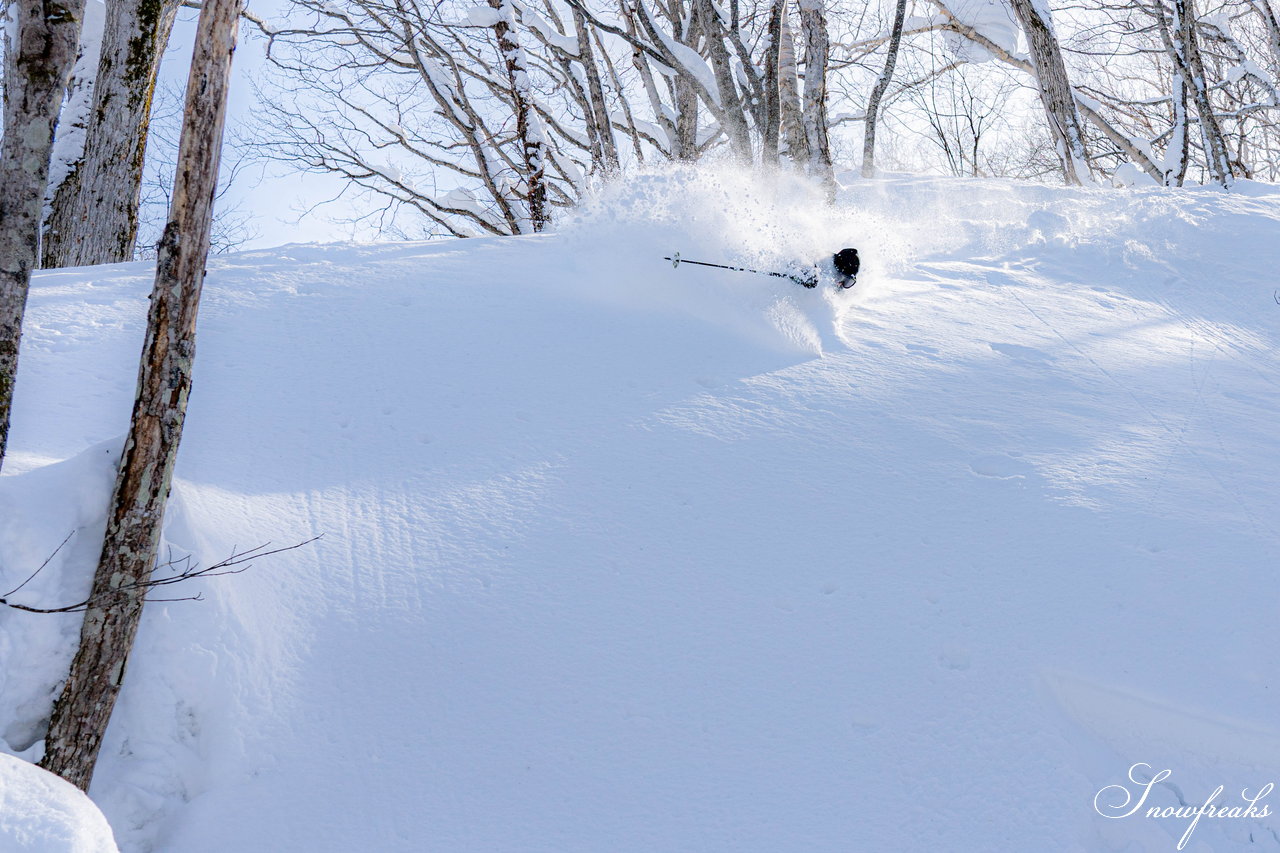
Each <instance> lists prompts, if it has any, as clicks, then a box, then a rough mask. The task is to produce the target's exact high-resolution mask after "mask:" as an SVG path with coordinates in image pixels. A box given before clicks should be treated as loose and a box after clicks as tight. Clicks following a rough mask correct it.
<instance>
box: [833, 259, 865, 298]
mask: <svg viewBox="0 0 1280 853" xmlns="http://www.w3.org/2000/svg"><path fill="white" fill-rule="evenodd" d="M831 265H832V266H833V267H835V270H836V274H837V275H838V276H839V277H838V278H837V280H836V283H837V284H838V285H839V286H840V289H841V290H848V289H849V288H851V287H853V286H854V285H855V284H857V283H858V270H859V269H861V268H862V261H861V260H859V259H858V250H857V249H841V250H840V251H838V252H836V253H835V254H834V255H832V256H831Z"/></svg>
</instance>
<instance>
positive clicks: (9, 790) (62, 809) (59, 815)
mask: <svg viewBox="0 0 1280 853" xmlns="http://www.w3.org/2000/svg"><path fill="white" fill-rule="evenodd" d="M0 850H4V851H5V853H118V851H117V849H116V844H115V841H114V840H113V839H112V837H111V827H109V826H108V825H107V819H106V818H105V817H103V816H102V812H100V811H98V808H97V806H95V805H94V804H93V802H92V801H91V800H90V799H89V798H88V797H86V796H85V795H84V794H83V793H82V792H81V791H80V790H79V789H77V788H76V787H75V786H74V785H72V784H70V783H69V782H64V781H62V780H61V779H59V778H58V777H57V776H54V775H53V774H52V773H47V772H45V771H44V770H41V769H40V768H39V767H35V766H34V765H31V764H28V763H27V762H25V761H22V760H20V759H17V758H14V757H12V756H9V755H4V754H0Z"/></svg>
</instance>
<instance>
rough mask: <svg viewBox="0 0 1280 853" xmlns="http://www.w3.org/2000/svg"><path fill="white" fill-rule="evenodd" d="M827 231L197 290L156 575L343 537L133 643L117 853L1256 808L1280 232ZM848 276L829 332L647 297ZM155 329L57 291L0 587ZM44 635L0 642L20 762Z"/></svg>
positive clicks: (694, 235) (780, 291) (471, 846)
mask: <svg viewBox="0 0 1280 853" xmlns="http://www.w3.org/2000/svg"><path fill="white" fill-rule="evenodd" d="M820 198H821V196H820V193H819V192H817V191H816V190H815V189H814V188H812V187H810V186H808V185H807V184H804V183H802V182H799V181H796V180H792V179H786V178H780V179H779V181H778V182H777V183H776V184H775V185H773V186H767V187H766V186H762V185H760V184H759V183H758V182H757V181H753V180H752V179H750V178H747V177H744V176H740V175H735V174H733V173H719V174H716V173H709V172H692V171H677V172H673V173H668V174H662V175H650V176H647V177H643V178H641V179H638V180H636V181H634V182H632V184H631V185H630V186H628V187H626V188H615V189H612V190H609V191H606V193H605V195H603V196H601V197H599V198H597V199H595V200H593V201H592V202H590V203H589V204H587V205H586V206H585V207H584V209H583V211H582V212H581V214H580V216H579V218H578V219H577V220H576V221H574V222H570V223H567V224H566V225H564V227H563V228H562V230H561V231H560V232H559V233H556V234H549V235H544V236H540V237H536V238H510V239H473V240H465V241H447V242H438V243H422V244H397V245H385V246H375V245H351V244H343V245H330V246H286V247H281V248H280V249H275V250H270V251H261V252H250V253H244V254H239V255H234V256H229V257H224V258H221V259H219V260H217V261H216V262H214V263H213V264H211V274H210V278H209V281H208V284H207V288H206V301H205V303H204V306H203V307H202V316H201V333H200V334H201V338H200V344H199V346H200V350H199V354H198V357H197V367H196V380H195V381H196V384H195V390H194V392H193V396H192V408H191V412H190V415H189V418H188V422H187V434H186V437H185V439H184V445H183V449H182V455H181V458H180V463H179V471H178V481H177V484H176V487H175V503H174V505H173V507H172V508H171V510H170V513H169V516H168V519H167V530H166V538H167V540H168V542H169V543H170V544H171V545H172V546H173V548H174V550H175V552H176V553H178V554H183V553H191V554H194V555H196V556H197V558H198V559H200V560H201V561H205V562H208V561H211V560H216V559H218V558H220V557H223V556H226V555H227V554H228V553H230V551H231V550H232V549H233V548H234V547H236V546H240V547H244V546H247V545H255V544H258V543H260V542H266V541H272V542H274V543H275V544H277V545H279V544H287V543H291V542H295V541H300V540H302V539H305V538H307V537H309V536H311V535H314V534H317V533H323V534H324V537H325V538H324V539H323V540H321V541H320V542H319V543H316V544H315V545H314V546H310V547H308V548H306V549H302V550H299V551H296V552H290V553H288V554H283V555H280V556H278V557H276V558H273V559H271V560H268V561H263V562H262V563H261V564H260V565H258V566H256V567H255V568H254V569H253V570H251V571H250V572H248V573H246V574H243V575H239V576H236V577H235V578H223V579H219V580H217V581H209V582H207V583H204V584H202V585H201V586H200V587H199V589H201V590H202V591H203V592H204V593H205V595H206V596H207V599H208V600H206V601H205V602H203V603H190V602H186V603H172V604H160V605H156V606H154V607H152V608H150V609H149V611H148V614H147V616H146V619H145V623H144V625H143V629H142V632H141V634H140V637H139V644H140V645H139V648H138V652H137V655H136V658H135V660H134V662H133V663H132V664H131V669H130V673H129V679H128V681H127V682H126V686H125V691H124V694H123V697H122V704H121V707H120V710H119V711H118V717H117V719H116V721H115V722H114V723H113V728H112V730H111V732H110V734H109V738H108V743H107V746H106V750H105V753H104V759H103V764H102V765H101V766H100V769H99V772H98V776H97V778H96V780H95V788H94V790H93V791H92V792H91V793H92V794H93V795H94V797H95V799H96V801H97V802H98V803H99V805H101V807H102V808H103V811H104V812H105V813H106V814H107V816H108V818H109V819H110V820H111V821H112V825H113V827H114V829H115V832H116V837H117V840H118V842H119V844H120V845H121V849H122V850H124V851H127V853H132V851H143V850H164V851H176V852H177V853H204V851H208V853H215V851H216V852H217V853H223V851H227V850H237V851H272V853H278V851H284V853H288V851H329V850H332V851H346V850H357V849H358V850H376V851H393V850H404V851H410V850H424V849H430V850H450V851H452V850H491V851H516V850H519V851H548V853H550V851H556V853H564V851H584V853H586V851H592V853H598V851H602V850H610V851H624V850H626V851H630V850H634V851H654V850H691V849H699V850H717V851H719V850H725V851H728V850H745V849H751V850H806V851H828V850H829V851H837V850H840V851H844V850H849V849H866V850H912V851H915V850H921V851H924V850H980V849H1003V850H1040V849H1055V850H1057V849H1061V850H1087V851H1100V850H1125V849H1128V850H1144V851H1145V850H1152V851H1155V850H1170V849H1173V845H1174V843H1176V840H1177V838H1178V837H1179V836H1180V835H1181V834H1182V831H1183V830H1184V829H1185V827H1184V826H1183V825H1182V824H1181V823H1178V822H1170V823H1169V824H1168V825H1165V824H1163V823H1160V822H1154V821H1147V822H1145V823H1139V822H1138V821H1139V819H1137V818H1135V819H1134V822H1131V823H1126V822H1124V821H1107V820H1105V819H1103V818H1101V817H1099V816H1098V815H1097V814H1095V813H1094V811H1093V809H1092V807H1091V806H1090V803H1091V802H1092V800H1093V797H1094V795H1095V793H1096V792H1097V791H1098V790H1099V789H1101V788H1103V787H1104V786H1106V785H1111V784H1114V783H1116V782H1118V781H1122V780H1123V779H1124V778H1125V772H1126V770H1127V768H1129V767H1130V765H1132V764H1133V763H1135V762H1139V761H1145V762H1149V763H1150V764H1152V765H1153V766H1155V765H1159V766H1160V767H1170V768H1172V769H1173V771H1174V778H1175V779H1176V781H1177V782H1178V788H1177V791H1178V792H1181V794H1182V795H1185V797H1186V798H1187V800H1188V801H1189V802H1191V801H1195V799H1196V797H1200V796H1203V795H1205V794H1207V793H1208V792H1210V791H1212V790H1213V788H1214V787H1215V786H1216V785H1218V784H1225V785H1226V786H1227V790H1228V793H1229V794H1230V795H1232V796H1235V794H1237V793H1238V790H1239V789H1240V788H1243V787H1257V786H1258V785H1261V784H1262V783H1264V782H1267V781H1276V780H1275V778H1274V777H1275V776H1276V775H1277V770H1278V768H1276V767H1274V766H1272V762H1271V760H1270V758H1269V756H1271V755H1272V753H1273V752H1274V750H1275V749H1276V744H1280V732H1278V731H1277V728H1276V726H1275V724H1274V699H1273V694H1274V692H1275V689H1276V686H1275V685H1274V683H1273V681H1274V673H1275V672H1277V671H1278V670H1280V660H1278V658H1280V651H1277V649H1276V648H1275V644H1274V643H1266V642H1260V639H1261V638H1265V637H1268V636H1269V635H1270V631H1271V626H1272V625H1273V624H1274V601H1275V595H1276V588H1275V587H1276V583H1277V581H1276V577H1275V560H1274V555H1275V553H1276V548H1277V545H1278V544H1280V513H1278V512H1277V511H1276V510H1277V509H1278V508H1280V507H1278V506H1277V496H1276V490H1275V488H1274V484H1275V482H1276V479H1277V476H1278V475H1280V448H1278V446H1277V442H1276V440H1275V424H1276V422H1277V415H1280V369H1277V368H1280V357H1278V356H1277V355H1276V353H1277V351H1278V350H1277V343H1280V341H1278V340H1277V339H1278V338H1280V306H1276V304H1275V302H1274V301H1273V299H1272V291H1273V289H1274V284H1273V273H1274V270H1275V269H1276V268H1277V265H1280V249H1278V248H1277V247H1276V244H1275V241H1274V239H1273V235H1274V233H1275V228H1276V225H1277V220H1278V219H1280V194H1278V193H1277V192H1275V191H1274V190H1272V189H1270V188H1264V187H1260V186H1257V185H1253V184H1250V183H1249V182H1241V184H1240V185H1239V191H1238V192H1233V193H1231V194H1224V193H1219V192H1214V191H1207V190H1206V191H1191V190H1188V191H1182V192H1171V191H1163V190H1150V191H1130V192H1124V193H1120V192H1115V191H1104V190H1093V189H1091V190H1067V189H1061V188H1048V187H1034V186H1026V185H1016V184H1011V183H1003V182H996V181H981V182H971V181H957V180H928V179H887V180H884V181H874V182H856V183H852V184H851V185H850V186H849V187H848V188H847V189H846V190H845V191H844V193H843V194H842V197H841V201H840V205H839V206H838V207H837V208H836V209H835V210H834V211H830V210H826V209H824V208H823V206H822V205H821V204H820V203H819V200H820ZM842 245H854V246H857V247H859V248H860V249H861V250H862V252H863V255H864V258H865V263H866V266H865V271H864V273H863V277H862V281H861V283H860V284H859V285H858V288H857V289H856V290H855V291H854V292H853V293H852V294H848V295H843V296H837V295H835V294H833V293H831V292H812V291H806V290H804V289H802V288H798V287H794V286H793V285H789V284H787V283H786V282H785V281H781V280H778V279H770V278H764V277H756V276H749V275H744V274H740V273H731V272H721V271H716V270H703V269H698V268H689V267H681V268H680V269H673V268H672V267H671V265H670V264H669V263H668V262H665V261H663V260H662V256H663V255H668V254H670V253H671V252H672V251H675V250H679V251H681V252H682V253H683V254H684V255H685V256H686V257H691V258H705V259H706V260H711V261H728V262H737V263H742V264H745V265H751V266H757V267H761V268H769V267H771V266H774V265H778V264H782V263H786V262H791V261H795V260H805V259H813V258H816V257H818V256H820V255H821V254H822V253H824V252H826V251H829V250H830V249H831V248H833V247H839V246H842ZM149 285H150V280H149V275H148V271H147V270H146V268H145V266H143V265H121V266H116V267H102V268H97V269H94V270H70V271H56V272H49V273H43V274H41V275H40V276H39V277H38V278H37V280H36V283H35V286H34V290H33V296H32V305H31V308H30V313H29V316H30V321H29V322H30V326H29V328H28V333H27V338H26V343H25V344H24V345H25V346H26V350H25V351H24V362H23V366H22V370H23V373H22V375H21V377H20V384H19V388H18V400H17V403H16V405H15V413H16V418H15V425H14V431H13V437H12V443H11V446H12V448H13V453H14V462H13V465H12V468H11V469H10V471H9V473H8V474H6V476H4V477H2V478H0V505H3V507H4V508H5V509H6V513H5V514H3V515H0V518H4V519H6V520H7V519H8V518H9V517H10V516H9V515H8V511H12V512H14V513H20V512H25V513H26V514H24V515H14V516H13V518H14V519H15V520H14V522H13V523H11V524H6V525H5V526H4V527H0V577H2V578H3V580H4V582H5V583H7V582H8V579H9V578H10V577H14V576H21V577H25V574H24V573H23V572H22V570H23V569H26V570H27V571H28V572H29V570H30V567H31V564H32V561H34V560H36V559H37V558H39V559H43V556H47V554H48V553H49V552H50V551H52V550H53V547H55V546H56V545H57V543H58V542H59V541H61V539H62V538H63V537H64V536H65V535H66V533H67V532H68V531H69V530H70V529H71V528H77V529H80V530H82V531H83V533H77V536H76V538H74V539H73V540H72V542H73V543H76V542H81V541H84V542H87V541H89V540H90V539H91V538H92V537H91V535H90V533H91V531H92V529H93V524H94V523H98V524H100V523H101V522H100V513H101V510H99V511H98V513H99V514H98V516H95V515H94V512H93V509H92V508H93V507H94V506H102V505H103V503H105V502H104V501H101V502H100V499H101V496H102V494H103V493H104V490H109V488H110V475H109V464H105V463H104V459H106V460H107V461H108V462H109V453H110V448H111V447H113V445H112V444H110V443H108V444H105V445H104V444H102V442H111V441H113V440H115V439H113V437H114V436H118V435H120V434H121V433H122V432H123V431H124V429H125V426H126V424H127V419H128V413H129V403H130V397H131V395H132V391H133V387H132V384H133V368H132V364H133V360H134V358H136V352H137V348H138V346H139V343H140V340H141V323H142V320H143V317H144V315H145V301H146V293H147V289H148V287H149ZM52 460H69V461H66V462H62V463H61V464H60V465H59V466H47V465H44V463H46V462H49V461H52ZM42 465H43V467H41V466H42ZM68 495H71V496H72V497H71V498H70V499H69V498H68ZM23 507H30V509H29V510H23V509H22V508H23ZM95 518H97V519H98V520H97V521H96V522H95ZM82 535H83V540H82V539H81V538H80V537H81V536H82ZM79 547H81V550H78V551H73V550H69V551H66V552H64V553H62V554H60V556H59V559H58V560H57V561H55V563H52V564H51V565H50V569H49V570H48V572H47V576H42V578H41V583H42V584H43V585H42V586H41V587H39V588H38V589H33V590H32V595H35V596H45V595H61V594H68V593H70V592H71V591H72V590H73V589H74V588H76V584H79V583H83V578H85V577H87V572H88V571H90V567H91V565H92V562H93V560H94V558H95V557H96V554H94V553H93V549H92V548H91V547H88V546H83V545H82V546H79ZM68 548H71V545H70V544H69V545H68ZM68 625H70V626H71V627H68ZM68 630H71V631H74V623H66V624H63V623H56V624H55V623H51V622H41V623H40V624H36V622H35V621H34V617H27V616H21V615H15V614H11V613H0V647H3V648H4V649H5V650H6V661H8V660H10V657H9V652H8V650H11V649H21V650H22V651H21V654H22V655H23V656H24V660H30V661H32V663H31V665H30V666H28V667H27V668H26V669H24V670H22V671H21V674H20V675H18V676H14V675H11V676H10V679H9V682H8V683H6V684H5V685H4V687H3V690H2V691H0V737H3V738H4V743H5V744H7V746H8V749H9V750H10V751H22V750H30V749H33V748H38V747H37V746H33V737H34V736H35V735H34V727H36V726H38V722H39V720H38V712H37V709H38V708H39V706H40V702H41V701H47V698H48V697H49V695H50V691H51V690H52V689H53V687H54V686H55V685H56V682H57V679H58V678H59V677H60V674H59V669H58V667H59V665H61V664H60V661H61V660H62V658H60V657H59V655H62V657H63V658H64V657H65V655H63V654H62V653H61V652H59V651H58V649H59V648H60V644H63V643H65V641H66V639H67V631H68ZM37 662H42V663H37ZM6 671H9V670H8V665H7V666H6ZM13 671H15V672H17V671H18V670H13ZM1224 732H1225V734H1224ZM1250 738H1256V739H1257V742H1256V745H1255V746H1256V748H1255V749H1252V750H1251V749H1250V747H1249V744H1250V743H1251V741H1250ZM1227 742H1230V743H1232V744H1235V745H1237V748H1236V749H1226V748H1223V744H1224V743H1227ZM1240 744H1243V745H1240ZM24 755H26V756H27V757H34V756H33V755H32V754H31V753H30V752H28V753H24ZM1268 774H1270V775H1268ZM1159 796H1160V797H1161V798H1163V799H1162V800H1161V804H1162V805H1164V804H1166V803H1165V800H1168V801H1169V802H1176V800H1174V799H1172V798H1174V796H1175V794H1174V792H1173V790H1172V789H1164V788H1162V789H1161V791H1160V793H1159ZM1276 820H1277V819H1276V817H1274V816H1272V817H1269V818H1263V819H1251V820H1249V821H1230V822H1220V823H1217V824H1212V823H1208V822H1206V823H1204V824H1202V825H1201V826H1200V827H1199V828H1197V829H1196V831H1195V834H1194V836H1193V839H1194V842H1195V843H1198V844H1200V845H1202V847H1201V848H1200V849H1205V850H1226V849H1258V850H1273V849H1276V848H1275V846H1274V845H1273V846H1270V847H1268V846H1267V845H1268V844H1272V842H1273V841H1274V839H1275V835H1274V833H1275V832H1276V831H1277V830H1280V824H1277V822H1276ZM1175 824H1176V825H1175ZM1126 844H1127V845H1130V846H1129V847H1125V845H1126ZM1133 845H1136V846H1133ZM1232 845H1234V846H1232ZM1188 849H1196V848H1194V847H1189V848H1188Z"/></svg>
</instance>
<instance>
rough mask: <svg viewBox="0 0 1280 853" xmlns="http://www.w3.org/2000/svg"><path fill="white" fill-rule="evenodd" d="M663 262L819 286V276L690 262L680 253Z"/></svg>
mask: <svg viewBox="0 0 1280 853" xmlns="http://www.w3.org/2000/svg"><path fill="white" fill-rule="evenodd" d="M663 260H664V261H671V266H673V267H675V268H676V269H679V268H680V265H681V264H696V265H697V266H700V267H715V268H716V269H720V270H733V271H734V272H750V273H755V274H756V275H771V276H775V277H776V278H785V279H789V280H791V281H794V282H795V283H796V284H798V285H801V286H802V287H817V286H818V277H817V275H813V276H811V277H806V278H801V277H800V276H798V275H792V274H791V273H786V272H773V271H772V270H753V269H751V267H731V266H729V265H728V264H713V263H710V262H709V261H691V260H688V259H687V258H682V257H680V253H679V252H676V253H675V255H673V256H671V257H664V258H663Z"/></svg>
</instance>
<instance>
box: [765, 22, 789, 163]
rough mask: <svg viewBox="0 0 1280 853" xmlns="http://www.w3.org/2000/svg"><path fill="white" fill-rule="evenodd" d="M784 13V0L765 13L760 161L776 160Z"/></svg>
mask: <svg viewBox="0 0 1280 853" xmlns="http://www.w3.org/2000/svg"><path fill="white" fill-rule="evenodd" d="M785 14H786V0H774V3H773V8H772V9H771V10H770V12H769V28H768V30H767V32H768V39H769V42H768V46H767V47H766V48H765V52H764V79H763V81H762V82H763V85H764V128H763V131H764V132H763V134H762V135H763V137H764V138H763V141H762V144H761V148H760V161H761V162H762V163H767V164H775V165H776V164H777V162H778V138H779V134H780V132H781V130H782V91H781V90H782V86H781V82H780V79H779V73H778V72H779V64H780V63H779V61H780V59H781V49H782V18H783V16H784V15H785Z"/></svg>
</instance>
